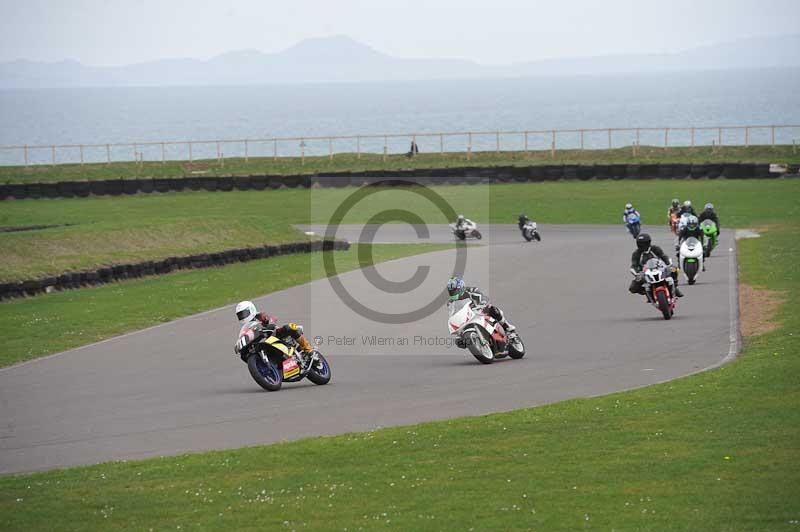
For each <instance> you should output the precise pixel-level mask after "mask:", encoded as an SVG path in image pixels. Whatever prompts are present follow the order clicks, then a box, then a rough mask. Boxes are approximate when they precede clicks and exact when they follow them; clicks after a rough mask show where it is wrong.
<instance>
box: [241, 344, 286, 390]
mask: <svg viewBox="0 0 800 532" xmlns="http://www.w3.org/2000/svg"><path fill="white" fill-rule="evenodd" d="M247 369H249V370H250V376H251V377H253V380H254V381H256V382H257V383H258V385H259V386H261V387H262V388H264V389H265V390H267V391H268V392H277V391H278V390H280V389H281V384H283V372H282V371H281V370H280V369H279V368H278V367H277V366H275V364H273V363H272V362H270V361H269V359H267V361H266V362H265V361H264V359H263V358H262V357H261V353H254V354H252V355H250V358H248V359H247Z"/></svg>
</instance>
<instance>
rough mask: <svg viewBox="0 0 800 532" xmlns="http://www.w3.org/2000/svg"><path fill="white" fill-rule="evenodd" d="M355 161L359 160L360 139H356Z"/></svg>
mask: <svg viewBox="0 0 800 532" xmlns="http://www.w3.org/2000/svg"><path fill="white" fill-rule="evenodd" d="M356 159H361V137H356Z"/></svg>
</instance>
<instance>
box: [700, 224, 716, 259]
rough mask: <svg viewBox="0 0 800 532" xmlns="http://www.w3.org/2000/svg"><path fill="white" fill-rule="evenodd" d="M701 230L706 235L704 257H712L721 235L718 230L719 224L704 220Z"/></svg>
mask: <svg viewBox="0 0 800 532" xmlns="http://www.w3.org/2000/svg"><path fill="white" fill-rule="evenodd" d="M700 228H701V229H702V230H703V233H704V234H705V235H706V238H705V240H706V242H705V246H704V248H705V249H704V250H703V252H704V256H705V257H710V256H711V251H712V250H713V249H714V248H715V247H717V240H718V238H717V237H718V235H719V230H718V229H717V224H715V223H714V220H703V221H702V222H701V223H700Z"/></svg>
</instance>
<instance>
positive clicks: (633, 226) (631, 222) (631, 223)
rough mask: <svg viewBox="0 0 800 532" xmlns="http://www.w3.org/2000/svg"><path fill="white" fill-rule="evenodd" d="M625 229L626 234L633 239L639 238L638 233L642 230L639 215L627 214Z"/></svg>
mask: <svg viewBox="0 0 800 532" xmlns="http://www.w3.org/2000/svg"><path fill="white" fill-rule="evenodd" d="M625 227H627V228H628V232H629V233H630V234H631V236H632V237H633V238H636V237H637V236H639V232H640V231H641V230H642V224H641V219H640V218H639V215H638V214H634V213H631V214H629V215H628V217H627V218H626V220H625Z"/></svg>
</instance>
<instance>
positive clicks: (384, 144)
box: [383, 135, 389, 162]
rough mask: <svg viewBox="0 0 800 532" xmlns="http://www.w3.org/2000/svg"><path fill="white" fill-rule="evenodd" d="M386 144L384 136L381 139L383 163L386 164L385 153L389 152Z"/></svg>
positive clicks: (387, 141)
mask: <svg viewBox="0 0 800 532" xmlns="http://www.w3.org/2000/svg"><path fill="white" fill-rule="evenodd" d="M388 143H389V139H388V138H386V136H385V135H384V137H383V162H386V153H387V152H388V151H389V147H388V146H387V144H388Z"/></svg>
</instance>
